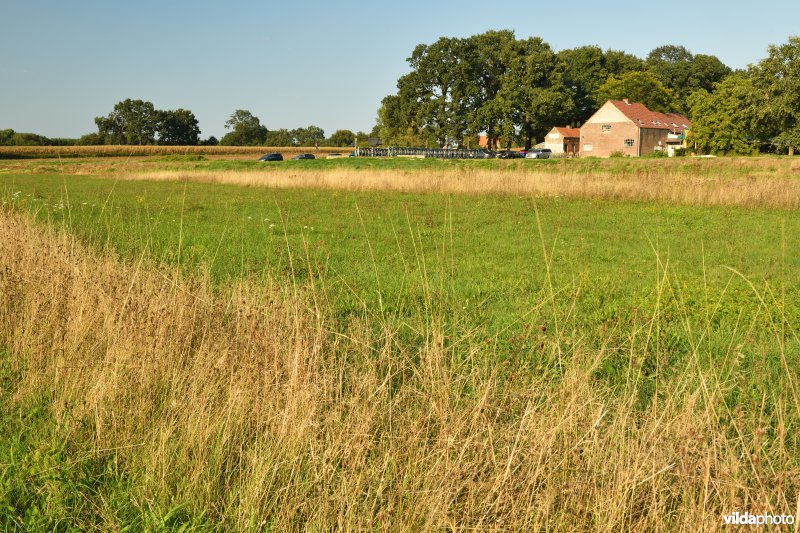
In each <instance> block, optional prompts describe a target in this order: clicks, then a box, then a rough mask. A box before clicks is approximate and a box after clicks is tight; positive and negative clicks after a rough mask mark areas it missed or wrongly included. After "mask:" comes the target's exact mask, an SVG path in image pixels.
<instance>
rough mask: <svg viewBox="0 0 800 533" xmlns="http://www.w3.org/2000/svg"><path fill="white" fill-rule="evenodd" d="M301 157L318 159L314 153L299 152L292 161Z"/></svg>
mask: <svg viewBox="0 0 800 533" xmlns="http://www.w3.org/2000/svg"><path fill="white" fill-rule="evenodd" d="M301 159H316V157H314V154H297V155H296V156H294V157H293V158H292V161H299V160H301Z"/></svg>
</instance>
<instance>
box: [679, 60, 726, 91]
mask: <svg viewBox="0 0 800 533" xmlns="http://www.w3.org/2000/svg"><path fill="white" fill-rule="evenodd" d="M731 72H732V70H731V69H730V67H728V66H727V65H726V64H725V63H723V62H722V61H720V60H719V58H718V57H717V56H709V55H705V54H697V55H696V56H694V58H693V59H692V64H691V65H690V67H689V85H688V87H687V89H688V91H689V93H691V92H692V91H696V90H698V89H705V90H706V91H708V92H713V91H714V85H715V84H717V83H719V82H721V81H722V80H724V79H725V78H726V77H728V76H730V74H731Z"/></svg>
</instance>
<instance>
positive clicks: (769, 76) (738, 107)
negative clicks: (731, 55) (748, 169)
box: [688, 37, 800, 155]
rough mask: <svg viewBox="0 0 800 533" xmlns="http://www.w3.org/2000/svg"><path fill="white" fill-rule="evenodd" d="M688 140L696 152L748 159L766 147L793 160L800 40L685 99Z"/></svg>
mask: <svg viewBox="0 0 800 533" xmlns="http://www.w3.org/2000/svg"><path fill="white" fill-rule="evenodd" d="M688 102H689V107H690V109H691V113H692V118H693V122H692V131H691V135H690V139H691V140H692V141H693V142H694V143H695V145H696V147H697V149H698V151H701V152H703V153H717V154H749V153H754V152H757V151H758V150H759V148H763V147H765V146H767V147H770V148H776V149H777V150H780V151H784V152H788V153H789V154H790V155H794V153H795V150H796V149H797V148H800V37H790V38H789V40H788V42H787V43H785V44H783V45H772V46H770V47H769V55H768V56H767V57H766V58H765V59H763V60H761V61H760V62H758V63H757V64H756V65H753V66H751V67H749V68H748V69H747V70H744V71H740V72H736V73H734V74H732V75H731V76H728V77H727V78H725V79H724V80H722V81H721V82H720V83H718V84H716V85H715V87H714V88H713V90H711V91H709V90H705V89H700V90H698V91H696V92H694V93H692V94H691V95H690V96H689V98H688Z"/></svg>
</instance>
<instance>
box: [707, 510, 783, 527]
mask: <svg viewBox="0 0 800 533" xmlns="http://www.w3.org/2000/svg"><path fill="white" fill-rule="evenodd" d="M722 522H723V523H724V524H725V525H726V526H783V525H787V526H791V525H792V524H794V515H785V514H750V513H748V512H744V513H740V512H738V511H736V512H734V513H731V514H726V515H723V516H722Z"/></svg>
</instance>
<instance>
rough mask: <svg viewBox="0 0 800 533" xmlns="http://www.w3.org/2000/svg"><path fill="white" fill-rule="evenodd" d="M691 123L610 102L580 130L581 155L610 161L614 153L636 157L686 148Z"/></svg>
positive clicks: (679, 117)
mask: <svg viewBox="0 0 800 533" xmlns="http://www.w3.org/2000/svg"><path fill="white" fill-rule="evenodd" d="M691 125H692V123H691V122H690V121H689V119H687V118H686V117H684V116H683V115H680V114H678V113H658V112H656V111H650V110H649V109H647V107H645V106H644V104H639V103H636V102H629V101H628V100H627V99H625V100H609V101H607V102H606V103H605V104H603V106H602V107H600V109H598V110H597V112H596V113H595V114H594V115H592V116H591V117H590V118H589V120H587V121H586V123H585V124H584V125H583V126H581V129H580V132H581V133H580V135H581V140H580V155H582V156H595V157H608V156H610V155H611V154H613V153H614V152H618V153H622V154H624V155H627V156H632V157H637V156H641V155H646V154H650V153H652V152H655V151H658V150H663V151H666V152H667V154H668V155H672V154H673V153H674V150H675V148H678V147H685V142H686V131H687V130H688V129H689V128H690V127H691Z"/></svg>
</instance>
